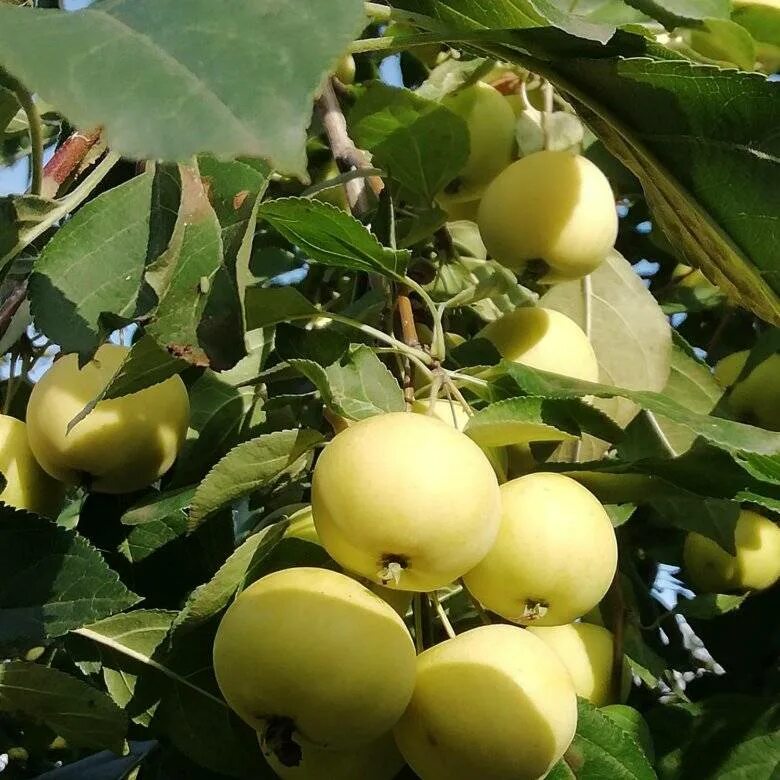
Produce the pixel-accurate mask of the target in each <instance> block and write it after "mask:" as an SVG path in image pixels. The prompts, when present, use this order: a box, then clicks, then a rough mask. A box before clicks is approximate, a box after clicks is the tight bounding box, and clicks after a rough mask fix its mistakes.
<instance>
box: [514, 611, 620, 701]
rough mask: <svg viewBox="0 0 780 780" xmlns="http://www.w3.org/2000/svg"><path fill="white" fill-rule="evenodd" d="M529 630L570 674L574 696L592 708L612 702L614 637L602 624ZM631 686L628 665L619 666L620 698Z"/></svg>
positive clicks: (533, 628) (575, 624)
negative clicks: (585, 701)
mask: <svg viewBox="0 0 780 780" xmlns="http://www.w3.org/2000/svg"><path fill="white" fill-rule="evenodd" d="M528 630H529V631H532V632H533V633H534V634H535V635H536V636H538V637H539V639H541V640H542V641H543V642H544V643H545V644H546V645H547V646H548V647H549V648H550V649H551V650H552V651H553V652H554V653H555V654H556V655H557V656H558V657H559V658H560V659H561V661H563V665H564V666H565V667H566V669H567V671H568V672H569V674H570V675H571V679H572V682H573V683H574V690H575V691H577V696H582V698H583V699H587V700H588V701H589V702H591V703H592V704H594V705H595V706H596V707H603V706H604V705H606V704H610V703H612V702H614V701H615V695H614V692H613V690H612V666H613V658H614V642H615V637H614V636H613V634H612V632H611V631H609V630H608V629H606V628H604V627H603V626H594V625H592V624H590V623H569V624H568V625H566V626H531V627H530V628H529V629H528ZM630 686H631V673H630V671H629V669H628V664H625V663H624V665H623V670H622V685H621V691H620V694H621V698H627V697H628V693H629V690H630Z"/></svg>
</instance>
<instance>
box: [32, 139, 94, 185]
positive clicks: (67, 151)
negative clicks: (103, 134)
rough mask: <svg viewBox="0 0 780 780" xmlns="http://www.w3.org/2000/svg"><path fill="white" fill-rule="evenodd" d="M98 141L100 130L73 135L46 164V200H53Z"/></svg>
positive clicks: (44, 181)
mask: <svg viewBox="0 0 780 780" xmlns="http://www.w3.org/2000/svg"><path fill="white" fill-rule="evenodd" d="M98 140H100V128H97V129H95V130H89V131H87V132H86V133H82V132H80V131H78V130H77V131H76V132H74V133H72V134H71V135H70V136H69V137H68V138H67V139H66V140H65V141H64V143H63V144H62V146H60V148H59V149H57V151H56V152H55V153H54V156H53V157H52V158H51V160H49V162H48V163H46V167H45V168H44V169H43V185H42V191H41V194H42V195H43V196H44V197H46V198H53V197H54V196H55V195H56V194H57V192H58V191H59V189H60V187H62V185H63V184H64V183H65V182H66V181H67V180H68V179H69V178H70V177H71V176H72V175H73V172H74V171H75V170H76V169H77V168H78V167H79V165H81V163H82V162H83V161H84V158H85V157H86V156H87V154H88V153H89V151H90V149H92V147H93V146H95V144H96V143H97V142H98Z"/></svg>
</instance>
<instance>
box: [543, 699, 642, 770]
mask: <svg viewBox="0 0 780 780" xmlns="http://www.w3.org/2000/svg"><path fill="white" fill-rule="evenodd" d="M561 763H565V764H566V766H565V767H560V766H559V767H556V768H555V769H554V770H553V772H552V773H551V774H550V775H549V777H551V778H555V780H557V779H558V778H567V777H576V778H578V780H604V778H610V780H655V772H654V771H653V768H652V767H651V766H650V763H649V762H648V760H647V756H645V754H644V752H643V751H642V748H640V747H639V744H638V743H637V742H636V740H635V739H634V738H633V737H632V736H631V735H630V734H629V733H628V732H626V731H624V730H623V729H622V728H621V727H620V726H618V725H617V723H615V722H614V721H613V720H611V719H610V718H608V717H607V716H606V715H604V714H603V713H602V712H600V711H599V710H598V709H596V707H594V706H593V705H592V704H590V702H587V701H585V699H580V698H578V699H577V733H576V734H575V736H574V741H573V742H572V743H571V745H570V746H569V749H568V750H567V751H566V755H565V758H564V762H561Z"/></svg>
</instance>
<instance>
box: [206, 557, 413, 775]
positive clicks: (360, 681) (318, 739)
mask: <svg viewBox="0 0 780 780" xmlns="http://www.w3.org/2000/svg"><path fill="white" fill-rule="evenodd" d="M214 672H215V674H216V676H217V682H218V683H219V687H220V690H221V691H222V694H223V695H224V697H225V700H226V701H227V703H228V704H229V705H230V707H231V708H232V709H233V710H235V711H236V712H237V713H238V715H240V716H241V718H243V720H245V721H246V722H247V723H248V724H249V725H250V726H252V727H253V728H254V729H255V730H256V731H260V732H262V734H263V739H264V741H265V743H266V744H267V745H268V746H269V749H271V750H273V752H275V753H276V754H277V756H278V757H279V758H280V760H282V762H283V763H284V761H285V757H286V756H288V755H289V750H290V749H293V750H294V746H292V745H291V740H292V738H293V737H295V738H296V739H298V737H300V738H301V739H302V740H304V741H307V742H311V743H313V744H314V745H315V746H317V747H321V748H332V749H334V750H338V749H348V748H352V747H355V746H357V745H361V744H365V743H367V742H371V741H373V740H375V739H378V738H379V737H380V736H381V735H382V734H384V733H385V732H387V731H389V730H390V729H391V728H392V727H393V724H394V723H395V722H396V721H397V720H398V718H399V717H400V716H401V713H402V712H403V711H404V708H405V707H406V705H407V703H408V701H409V698H410V697H411V695H412V689H413V688H414V676H415V654H414V645H413V643H412V639H411V637H410V636H409V632H408V631H407V630H406V626H405V625H404V623H403V621H402V620H401V618H400V617H399V616H398V615H397V614H396V613H395V612H394V611H393V610H392V609H391V608H390V607H389V606H388V605H387V604H385V603H384V602H383V601H382V600H381V599H380V598H378V597H377V596H375V595H374V594H373V593H371V592H370V591H369V590H367V589H366V588H364V587H363V586H362V585H361V584H360V583H358V582H356V581H355V580H353V579H351V578H350V577H346V576H344V575H343V574H338V573H337V572H333V571H329V570H327V569H312V568H297V569H283V570H282V571H278V572H275V573H273V574H269V575H268V576H266V577H263V578H262V579H260V580H258V581H257V582H255V583H254V584H252V585H250V586H249V587H248V588H247V589H246V590H245V591H243V593H241V595H240V596H239V597H238V598H237V599H236V600H235V601H234V602H233V604H232V605H231V606H230V608H229V609H228V610H227V612H226V613H225V615H224V617H223V618H222V622H221V623H220V625H219V629H218V630H217V636H216V638H215V640H214Z"/></svg>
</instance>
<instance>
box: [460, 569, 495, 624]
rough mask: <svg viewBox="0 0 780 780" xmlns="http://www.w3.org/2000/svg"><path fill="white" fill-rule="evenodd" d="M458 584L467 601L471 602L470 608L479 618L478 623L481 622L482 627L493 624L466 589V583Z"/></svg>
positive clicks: (480, 605)
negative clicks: (472, 608)
mask: <svg viewBox="0 0 780 780" xmlns="http://www.w3.org/2000/svg"><path fill="white" fill-rule="evenodd" d="M460 584H461V585H462V586H463V592H464V593H465V594H466V595H467V596H468V599H469V601H470V602H471V606H472V607H474V611H475V612H476V613H477V615H478V616H479V619H480V621H481V622H482V625H483V626H489V625H491V624H492V623H493V621H492V620H491V619H490V615H488V613H487V611H486V610H485V608H484V607H483V606H482V604H480V603H479V601H478V600H477V599H476V598H474V595H473V594H472V592H471V591H470V590H469V589H468V588H467V587H466V583H465V582H464V581H463V580H461V581H460Z"/></svg>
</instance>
